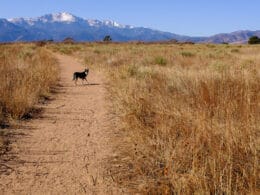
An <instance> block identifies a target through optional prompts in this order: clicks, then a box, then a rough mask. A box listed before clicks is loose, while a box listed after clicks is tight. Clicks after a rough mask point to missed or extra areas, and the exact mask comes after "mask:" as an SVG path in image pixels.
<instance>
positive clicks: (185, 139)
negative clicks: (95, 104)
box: [0, 43, 260, 194]
mask: <svg viewBox="0 0 260 195" xmlns="http://www.w3.org/2000/svg"><path fill="white" fill-rule="evenodd" d="M50 50H52V51H55V52H60V53H63V54H67V55H73V56H75V57H76V58H78V59H80V60H81V61H82V63H83V64H84V65H87V66H88V67H90V74H91V71H92V70H93V69H95V70H100V71H103V72H104V73H106V74H107V78H108V80H109V88H108V90H109V95H108V98H109V99H110V100H111V102H112V105H111V109H112V110H113V112H114V113H115V115H116V116H118V121H117V126H118V128H120V135H117V137H115V140H114V141H115V145H116V146H115V154H114V155H113V158H111V159H110V161H109V162H110V165H111V167H109V170H111V171H110V174H111V177H112V178H113V180H115V181H116V182H117V183H118V184H119V185H120V186H122V187H124V188H128V189H129V190H130V191H132V192H140V193H150V194H170V193H179V194H192V193H194V194H223V193H224V194H237V193H239V194H241V193H250V192H256V191H258V192H259V190H260V178H259V157H260V156H259V150H260V138H259V133H260V52H259V51H260V47H259V46H248V45H206V44H201V45H200V44H196V45H190V44H139V43H132V44H130V43H128V44H114V43H112V44H100V43H99V44H98V43H87V44H49V45H47V46H43V47H37V46H35V45H34V44H26V45H24V44H14V45H0V72H1V75H2V76H1V78H0V83H1V85H0V95H1V96H0V124H5V123H6V121H8V120H10V119H21V118H23V117H24V116H26V115H27V114H28V113H30V111H31V109H32V108H33V105H35V104H36V103H37V102H38V101H39V98H40V97H42V96H44V97H46V96H48V94H49V90H50V86H51V85H53V84H54V83H55V82H56V81H57V76H55V75H56V74H54V73H57V71H58V69H57V66H56V64H57V62H56V60H55V59H54V58H53V57H52V55H51V53H50ZM90 82H91V81H90Z"/></svg>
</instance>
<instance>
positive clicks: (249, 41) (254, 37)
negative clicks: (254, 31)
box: [248, 36, 260, 44]
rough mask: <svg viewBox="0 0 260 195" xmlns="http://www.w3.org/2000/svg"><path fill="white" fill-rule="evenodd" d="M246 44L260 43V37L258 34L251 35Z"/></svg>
mask: <svg viewBox="0 0 260 195" xmlns="http://www.w3.org/2000/svg"><path fill="white" fill-rule="evenodd" d="M248 44H260V39H259V38H258V36H252V37H250V38H249V40H248Z"/></svg>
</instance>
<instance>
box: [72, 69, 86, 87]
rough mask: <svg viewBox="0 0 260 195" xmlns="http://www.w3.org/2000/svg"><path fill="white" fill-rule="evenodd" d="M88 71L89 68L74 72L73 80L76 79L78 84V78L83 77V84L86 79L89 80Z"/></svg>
mask: <svg viewBox="0 0 260 195" xmlns="http://www.w3.org/2000/svg"><path fill="white" fill-rule="evenodd" d="M88 72H89V69H85V71H84V72H74V74H73V81H75V84H76V85H77V81H78V78H80V79H82V84H83V81H84V80H85V81H87V82H88V80H87V76H88Z"/></svg>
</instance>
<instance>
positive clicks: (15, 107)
mask: <svg viewBox="0 0 260 195" xmlns="http://www.w3.org/2000/svg"><path fill="white" fill-rule="evenodd" d="M57 67H58V66H57V62H56V60H55V58H54V57H53V56H52V55H51V53H50V52H48V51H47V50H46V49H45V48H42V47H36V46H35V45H34V44H11V45H0V72H1V77H0V83H1V85H0V124H3V123H6V122H7V121H8V120H9V119H21V118H22V117H24V116H26V115H27V114H28V113H30V111H31V110H32V108H33V106H34V105H35V104H36V103H37V102H38V100H39V98H41V97H46V96H48V95H49V91H50V87H51V85H53V84H54V83H55V82H56V81H57V79H58V68H57Z"/></svg>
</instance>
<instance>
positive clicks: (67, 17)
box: [52, 12, 76, 22]
mask: <svg viewBox="0 0 260 195" xmlns="http://www.w3.org/2000/svg"><path fill="white" fill-rule="evenodd" d="M52 19H53V22H75V21H76V17H75V16H73V15H72V14H70V13H67V12H62V13H58V14H52Z"/></svg>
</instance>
